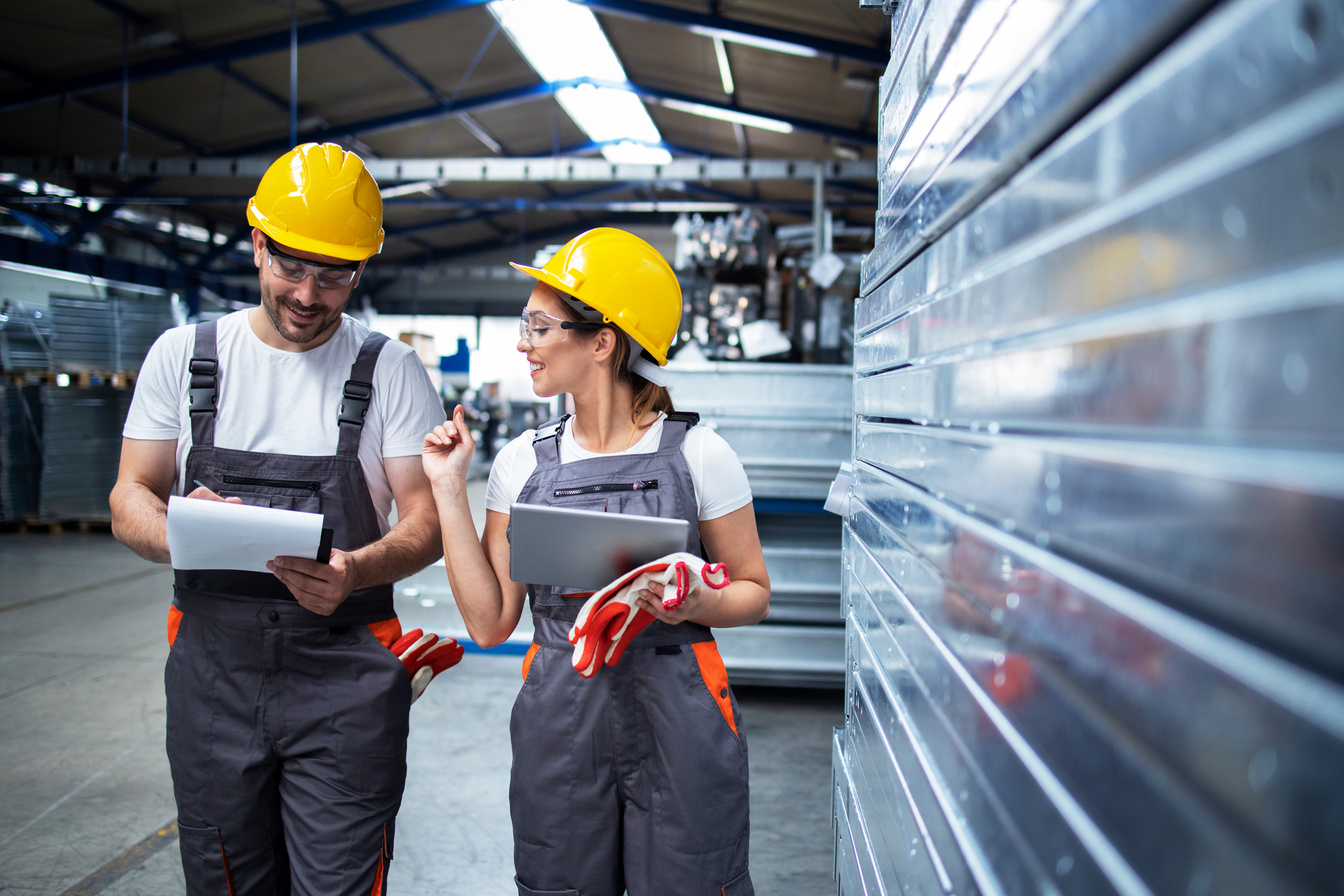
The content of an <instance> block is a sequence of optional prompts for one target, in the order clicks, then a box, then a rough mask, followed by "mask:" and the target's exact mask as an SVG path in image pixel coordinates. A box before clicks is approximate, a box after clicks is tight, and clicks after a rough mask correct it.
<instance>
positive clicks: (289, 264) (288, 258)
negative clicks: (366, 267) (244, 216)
mask: <svg viewBox="0 0 1344 896" xmlns="http://www.w3.org/2000/svg"><path fill="white" fill-rule="evenodd" d="M266 259H267V261H266V263H267V264H268V265H269V266H270V269H271V273H272V274H274V275H275V276H277V277H279V278H280V279H281V280H288V281H289V282H290V283H302V282H303V280H304V278H305V277H307V276H308V275H309V274H312V275H313V280H314V281H315V282H316V283H317V286H318V288H319V289H340V288H341V287H343V286H349V285H350V284H351V283H353V282H354V281H355V274H357V273H358V272H359V262H354V263H353V264H348V265H347V264H323V263H322V262H320V261H305V260H303V259H302V258H295V257H294V256H293V255H288V254H286V253H284V252H281V251H280V250H279V249H278V248H276V245H275V243H273V242H271V238H270V237H267V238H266Z"/></svg>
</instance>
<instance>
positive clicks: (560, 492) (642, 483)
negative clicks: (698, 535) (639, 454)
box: [546, 470, 676, 516]
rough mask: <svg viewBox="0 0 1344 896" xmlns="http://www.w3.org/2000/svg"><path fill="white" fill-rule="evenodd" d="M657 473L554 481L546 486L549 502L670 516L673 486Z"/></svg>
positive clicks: (609, 511)
mask: <svg viewBox="0 0 1344 896" xmlns="http://www.w3.org/2000/svg"><path fill="white" fill-rule="evenodd" d="M672 486H673V484H672V481H671V480H668V478H665V477H661V476H660V472H655V470H648V472H642V473H634V474H632V476H629V477H626V476H625V474H621V473H616V474H610V473H607V474H601V476H593V477H585V478H575V480H567V481H560V482H555V484H552V485H551V486H550V488H547V490H546V494H547V496H548V498H550V500H548V501H547V502H548V504H554V505H555V506H564V508H573V509H577V510H598V512H601V513H634V514H638V516H669V514H673V513H675V512H676V489H675V488H672Z"/></svg>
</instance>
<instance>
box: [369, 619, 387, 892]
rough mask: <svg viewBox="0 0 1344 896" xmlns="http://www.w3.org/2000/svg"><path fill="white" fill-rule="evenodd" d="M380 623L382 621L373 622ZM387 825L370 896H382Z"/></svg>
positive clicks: (384, 829) (385, 864) (385, 863)
mask: <svg viewBox="0 0 1344 896" xmlns="http://www.w3.org/2000/svg"><path fill="white" fill-rule="evenodd" d="M375 624H376V625H382V623H375ZM386 859H387V825H383V848H382V849H381V850H379V851H378V873H377V874H376V875H374V878H373V891H372V894H371V896H384V892H385V891H384V890H383V869H384V868H385V867H387V862H386V861H385V860H386Z"/></svg>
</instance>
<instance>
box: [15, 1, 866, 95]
mask: <svg viewBox="0 0 1344 896" xmlns="http://www.w3.org/2000/svg"><path fill="white" fill-rule="evenodd" d="M485 2H487V0H411V2H408V3H401V4H398V5H396V6H389V7H385V8H383V9H376V10H371V11H369V12H362V13H351V14H348V15H341V16H335V17H333V18H331V19H328V20H327V21H324V22H314V23H312V24H309V25H303V26H301V27H299V28H298V29H297V33H296V34H295V35H293V36H294V37H295V38H296V40H297V42H298V44H299V45H304V44H310V43H317V42H320V41H325V40H332V39H334V38H338V37H346V36H348V35H351V34H362V33H364V32H366V31H370V30H373V29H376V28H385V27H388V26H391V25H401V24H405V23H407V22H414V21H418V20H420V19H424V18H427V17H429V16H434V15H439V14H441V13H445V12H452V11H455V10H458V9H466V8H468V7H472V6H479V5H481V4H483V3H485ZM588 5H590V6H592V7H593V8H596V9H601V10H602V11H604V12H609V13H611V14H613V15H624V16H627V17H634V18H641V19H645V20H648V21H658V22H663V23H666V24H670V25H676V26H679V27H685V28H690V27H693V26H700V27H711V28H714V29H716V30H720V31H731V32H736V33H740V34H743V35H746V36H749V37H752V36H754V37H766V38H769V39H772V40H784V41H787V42H789V43H794V44H799V45H803V46H809V47H812V48H814V49H816V50H817V52H818V53H820V54H822V55H826V56H838V57H840V58H843V59H847V60H851V61H855V62H862V63H864V64H866V65H874V66H878V67H881V66H884V65H886V62H887V51H886V50H879V49H876V48H873V47H868V46H864V45H863V44H846V43H844V42H841V41H831V40H826V39H822V38H816V37H812V36H810V35H805V34H800V33H797V32H788V31H782V30H780V29H778V28H767V27H765V26H761V25H752V24H749V23H746V22H739V21H736V20H733V19H726V18H723V17H722V16H708V15H700V14H697V13H689V12H684V11H682V10H676V9H673V8H671V7H663V6H659V5H657V4H653V3H636V2H634V0H600V4H599V0H593V2H590V3H589V4H588ZM701 20H704V21H701ZM706 23H708V24H706ZM290 39H291V33H290V29H289V28H282V29H280V30H278V31H272V32H268V33H266V34H261V35H258V36H256V37H250V38H244V39H242V40H236V41H231V42H229V43H225V44H219V45H217V46H213V47H200V48H196V49H193V50H190V51H187V52H180V53H175V54H173V55H171V56H167V57H164V58H161V59H153V60H150V61H147V62H138V63H136V64H134V65H131V66H128V67H127V68H126V69H124V70H123V68H122V67H121V66H116V67H114V68H107V69H103V70H102V71H97V72H92V73H89V74H87V75H81V76H78V77H74V78H67V79H65V80H62V81H54V82H46V83H43V84H39V85H36V86H33V87H29V88H22V89H19V90H11V91H7V92H6V93H3V94H0V112H8V111H10V110H12V109H20V108H23V107H25V106H31V105H34V104H36V103H43V102H49V101H52V100H55V99H57V98H59V97H61V96H63V95H67V94H78V93H87V92H89V91H93V90H105V89H108V88H111V87H116V86H118V85H119V84H121V82H122V80H123V79H127V80H130V81H143V80H146V79H149V78H160V77H164V76H167V75H174V74H177V73H179V72H184V71H190V70H193V69H197V68H203V67H206V66H215V65H219V64H221V63H227V62H230V61H233V60H236V59H246V58H250V57H253V56H261V55H264V54H266V53H278V52H282V51H288V50H289V47H290Z"/></svg>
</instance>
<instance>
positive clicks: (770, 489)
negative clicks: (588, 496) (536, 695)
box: [667, 362, 853, 686]
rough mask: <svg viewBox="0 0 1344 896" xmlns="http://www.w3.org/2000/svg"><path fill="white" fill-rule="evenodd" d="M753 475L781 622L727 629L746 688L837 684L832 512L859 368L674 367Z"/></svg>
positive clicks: (689, 401) (836, 531)
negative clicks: (829, 497) (830, 492)
mask: <svg viewBox="0 0 1344 896" xmlns="http://www.w3.org/2000/svg"><path fill="white" fill-rule="evenodd" d="M667 374H668V389H669V390H670V391H671V394H672V399H673V401H674V402H675V404H676V406H677V407H678V408H679V409H682V410H688V411H695V412H697V413H699V414H700V417H701V421H702V422H703V423H705V424H706V425H708V426H710V427H712V428H713V429H714V430H715V431H716V432H718V434H719V435H721V436H723V438H724V440H725V441H727V442H728V444H729V445H730V446H731V447H732V449H733V451H734V452H735V453H736V454H737V456H738V459H739V460H740V461H741V462H742V466H743V467H744V468H745V469H746V471H747V479H748V481H749V482H750V484H751V492H752V498H753V500H754V503H755V510H756V524H757V528H758V530H759V532H760V536H761V547H762V549H763V550H764V553H765V563H766V568H767V569H768V571H769V573H770V586H771V595H770V616H769V618H768V619H767V620H766V621H765V622H764V623H762V624H761V625H756V626H748V627H745V628H733V629H721V630H718V631H716V632H715V638H716V639H717V640H718V642H719V648H720V651H721V652H722V654H723V657H724V663H725V664H726V665H727V666H728V671H729V673H730V674H731V676H732V679H733V681H734V682H737V683H789V684H795V685H830V686H835V685H838V684H839V683H840V681H841V680H842V678H843V676H844V665H843V663H844V629H843V627H842V626H843V616H842V615H841V613H840V548H841V546H840V528H841V523H840V519H839V517H836V516H835V515H833V514H830V513H827V512H826V511H825V510H824V509H823V507H822V504H823V502H824V501H825V499H826V493H827V489H828V487H829V486H830V483H831V481H832V480H833V479H834V478H835V475H836V472H837V471H838V470H839V468H840V464H841V463H842V462H844V461H845V460H847V459H848V458H849V454H850V446H851V442H852V432H851V422H852V421H851V416H850V407H851V404H852V397H851V389H852V386H853V377H852V374H851V372H850V370H849V368H848V367H840V366H834V365H816V364H768V363H747V362H744V363H734V362H713V363H703V364H697V365H693V366H684V365H680V364H675V363H674V364H672V365H670V366H669V367H668V368H667Z"/></svg>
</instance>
